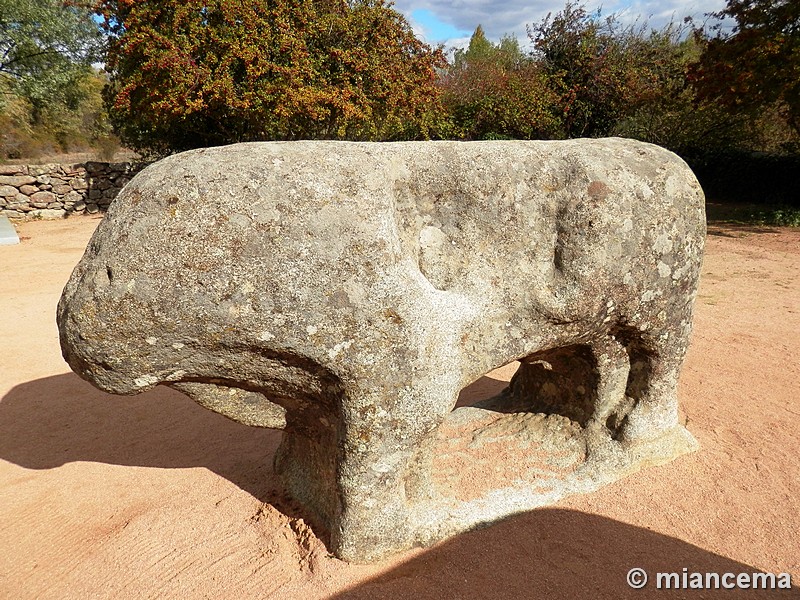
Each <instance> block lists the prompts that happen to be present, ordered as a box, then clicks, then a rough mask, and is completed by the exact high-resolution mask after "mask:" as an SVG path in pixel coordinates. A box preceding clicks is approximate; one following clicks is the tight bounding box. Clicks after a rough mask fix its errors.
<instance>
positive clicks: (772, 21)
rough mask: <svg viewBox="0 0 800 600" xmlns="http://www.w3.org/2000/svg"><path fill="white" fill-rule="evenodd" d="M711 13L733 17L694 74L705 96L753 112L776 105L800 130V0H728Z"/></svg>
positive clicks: (709, 41)
mask: <svg viewBox="0 0 800 600" xmlns="http://www.w3.org/2000/svg"><path fill="white" fill-rule="evenodd" d="M712 16H714V17H716V18H717V19H720V20H722V19H733V20H734V21H735V22H736V25H735V27H733V29H732V30H731V31H730V32H725V29H724V27H723V23H718V24H717V25H716V26H715V27H714V28H713V29H715V30H716V35H715V36H714V37H712V38H710V39H707V38H706V34H705V32H704V31H703V30H702V29H698V30H697V31H696V35H697V37H698V38H699V39H701V40H703V41H705V42H706V46H705V51H704V52H703V55H702V57H701V59H700V60H699V61H698V63H697V64H696V65H695V66H694V68H693V69H692V72H691V75H690V76H691V79H692V81H693V83H694V85H695V87H696V88H697V91H698V95H699V97H700V98H701V99H703V100H707V101H715V102H718V103H720V104H722V105H724V106H725V107H727V108H730V109H733V110H737V111H742V112H746V113H750V114H753V115H755V114H757V113H761V112H763V111H765V110H768V109H769V108H770V107H773V106H777V107H778V109H779V110H780V112H781V114H782V115H783V116H784V118H785V119H786V122H787V123H788V124H789V126H790V127H791V128H792V129H793V130H794V131H795V133H796V134H800V2H798V0H728V3H727V8H726V9H725V10H723V11H721V12H718V13H714V14H713V15H712Z"/></svg>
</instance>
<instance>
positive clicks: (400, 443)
mask: <svg viewBox="0 0 800 600" xmlns="http://www.w3.org/2000/svg"><path fill="white" fill-rule="evenodd" d="M454 394H457V390H455V391H449V392H448V391H445V390H424V389H423V390H420V389H419V387H417V388H412V387H411V386H407V387H404V388H402V389H401V390H396V389H394V390H390V389H384V390H373V391H371V392H370V393H368V394H364V395H362V396H360V397H351V398H349V400H348V405H347V406H345V410H344V411H343V423H342V424H343V428H342V437H341V440H340V446H339V461H338V469H337V491H338V494H339V498H340V502H341V511H340V513H339V516H338V519H337V522H336V524H335V526H334V527H333V529H332V531H331V545H332V550H333V552H334V553H335V554H336V555H337V556H339V557H341V558H343V559H345V560H348V561H353V562H369V561H373V560H376V559H379V558H381V557H383V556H385V555H388V554H391V553H394V552H397V551H399V550H402V549H406V548H410V547H412V546H414V545H415V543H416V538H417V533H418V532H417V529H418V524H417V523H414V522H413V517H412V512H411V511H410V509H411V506H412V504H413V502H414V501H415V496H416V493H415V492H416V490H415V489H412V488H415V487H416V486H418V485H419V481H418V480H419V478H420V476H421V474H420V473H419V472H418V470H419V468H420V464H418V460H417V459H418V450H419V448H420V446H421V445H422V444H424V443H425V441H426V439H429V438H430V434H431V432H432V431H433V430H434V429H435V428H437V427H438V426H439V425H440V424H441V422H442V420H443V418H444V415H445V414H447V413H448V412H449V408H450V404H451V400H452V399H451V398H450V397H449V396H453V395H454ZM390 399H391V400H390ZM426 466H428V465H427V464H425V465H424V466H423V467H422V468H425V467H426ZM426 475H430V474H429V473H427V474H422V476H423V477H424V476H426Z"/></svg>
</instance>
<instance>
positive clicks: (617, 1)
mask: <svg viewBox="0 0 800 600" xmlns="http://www.w3.org/2000/svg"><path fill="white" fill-rule="evenodd" d="M585 7H586V9H587V10H589V11H590V12H591V11H593V10H596V9H597V8H599V7H602V9H603V14H604V15H609V14H611V13H613V12H621V18H622V20H623V21H625V22H634V21H636V20H637V19H638V21H639V22H643V21H644V20H647V21H648V23H649V24H650V26H651V27H655V28H659V27H662V26H664V25H666V24H667V23H669V22H670V21H673V20H674V21H675V22H676V23H680V22H682V21H683V18H684V17H686V16H693V17H695V19H697V20H698V21H699V22H702V20H703V15H704V14H705V13H709V12H713V11H718V10H721V9H722V8H724V7H725V0H632V1H630V0H629V1H626V0H610V1H609V0H607V1H606V2H602V1H600V0H588V1H587V2H585ZM563 8H564V2H558V1H556V0H507V1H503V2H500V1H497V0H494V1H487V0H396V1H395V9H396V10H398V11H400V12H401V13H403V14H404V15H405V16H406V18H408V19H409V21H411V13H412V11H414V10H429V11H431V13H433V14H434V15H435V16H436V17H437V18H438V19H439V20H440V21H442V22H443V23H446V24H448V25H451V26H453V27H455V28H457V29H461V30H466V31H474V30H475V27H477V26H478V25H481V26H482V27H483V29H484V31H485V32H486V35H487V37H489V38H490V39H492V40H495V41H498V40H499V39H500V38H501V37H502V36H503V35H506V34H512V35H515V36H516V37H517V39H518V40H519V41H520V43H521V44H522V45H523V47H527V45H528V36H527V31H526V26H527V25H530V24H534V23H538V22H539V21H541V20H542V19H543V18H544V17H545V16H546V15H547V13H549V12H552V13H557V12H559V11H560V10H562V9H563ZM417 28H418V29H420V30H421V33H423V35H424V34H425V33H426V32H425V31H424V28H422V27H420V26H417ZM431 37H432V36H430V35H427V36H425V37H424V39H425V40H426V41H427V42H429V43H438V42H443V41H444V42H445V45H447V46H448V47H449V46H450V45H454V44H455V43H458V44H459V45H460V46H463V45H464V40H463V39H461V38H452V39H448V40H440V39H431ZM468 42H469V40H468V38H467V43H468Z"/></svg>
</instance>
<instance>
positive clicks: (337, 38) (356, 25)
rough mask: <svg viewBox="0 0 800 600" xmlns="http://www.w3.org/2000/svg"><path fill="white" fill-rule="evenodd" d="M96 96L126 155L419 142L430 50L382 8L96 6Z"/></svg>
mask: <svg viewBox="0 0 800 600" xmlns="http://www.w3.org/2000/svg"><path fill="white" fill-rule="evenodd" d="M97 8H98V11H99V12H100V14H103V15H104V17H105V19H106V27H107V29H108V31H109V33H110V34H111V36H112V38H111V42H110V48H109V54H108V61H107V69H108V70H109V72H110V73H111V84H110V85H109V87H107V88H106V92H105V98H106V102H107V106H108V109H109V114H110V118H111V121H112V123H113V125H114V127H115V129H116V130H117V131H118V132H119V134H120V136H121V138H122V140H123V141H124V142H125V143H127V144H128V145H130V146H131V147H133V148H135V149H138V150H141V151H148V152H151V153H156V154H164V153H168V152H173V151H179V150H184V149H188V148H194V147H200V146H209V145H218V144H225V143H231V142H237V141H252V140H294V139H308V138H327V139H357V140H386V139H406V138H414V137H426V136H427V135H428V134H429V127H430V124H431V121H432V115H434V114H435V113H436V108H437V102H438V96H437V90H436V87H435V68H436V67H438V66H440V65H442V64H444V58H443V55H442V53H441V51H440V50H438V49H436V50H433V49H431V48H430V47H428V46H426V45H425V44H423V43H422V42H420V41H419V40H417V39H416V38H415V37H414V35H413V33H412V32H411V29H410V26H409V25H408V23H407V22H406V21H405V20H404V18H403V17H402V16H401V15H400V14H399V13H397V12H395V11H394V10H392V9H391V8H390V7H388V6H386V5H385V4H384V2H383V0H359V1H345V0H317V1H311V0H300V1H298V2H288V1H286V0H282V1H277V2H248V1H245V0H217V1H215V2H200V1H198V0H180V1H178V0H168V1H162V2H155V1H132V0H113V1H104V2H101V3H100V4H99V5H98V7H97Z"/></svg>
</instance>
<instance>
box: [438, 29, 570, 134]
mask: <svg viewBox="0 0 800 600" xmlns="http://www.w3.org/2000/svg"><path fill="white" fill-rule="evenodd" d="M440 86H441V88H442V90H443V93H444V96H443V102H444V105H445V108H446V110H447V112H448V114H449V117H450V119H451V120H452V122H453V125H454V128H455V132H454V134H455V136H456V137H459V138H462V139H498V138H516V139H541V138H545V139H547V138H552V137H558V136H559V131H560V123H559V121H558V118H557V117H555V116H554V110H553V108H554V106H555V103H556V100H557V98H556V97H555V95H554V94H553V93H552V92H551V90H550V89H549V88H548V86H547V81H546V78H545V74H544V71H543V70H542V69H541V67H540V65H538V64H536V63H535V62H534V61H532V60H531V59H530V58H529V57H527V56H526V55H525V54H524V53H523V52H522V50H521V49H520V47H519V42H518V41H517V39H516V38H514V37H510V36H506V37H504V38H502V39H501V41H500V43H499V44H498V45H495V44H493V43H492V42H491V41H489V40H488V39H487V38H486V36H485V34H484V32H483V28H482V27H481V26H480V25H479V26H478V27H477V28H476V29H475V33H473V35H472V38H471V39H470V43H469V47H468V48H467V49H466V50H456V52H455V54H454V60H453V64H452V65H451V66H450V67H449V68H448V69H446V70H445V71H444V72H443V73H442V76H441V78H440Z"/></svg>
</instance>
